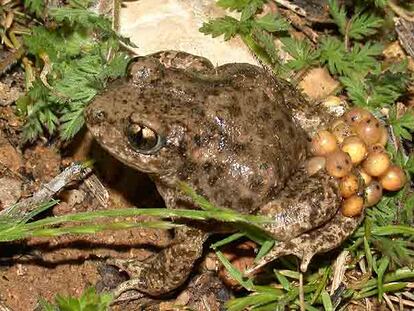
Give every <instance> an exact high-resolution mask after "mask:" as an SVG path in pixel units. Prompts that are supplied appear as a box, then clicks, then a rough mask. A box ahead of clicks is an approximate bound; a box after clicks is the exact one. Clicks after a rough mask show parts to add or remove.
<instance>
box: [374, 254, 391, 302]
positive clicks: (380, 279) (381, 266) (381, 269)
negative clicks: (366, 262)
mask: <svg viewBox="0 0 414 311" xmlns="http://www.w3.org/2000/svg"><path fill="white" fill-rule="evenodd" d="M389 263H390V259H389V258H388V257H387V256H385V257H383V258H381V260H380V261H379V266H378V272H377V274H378V299H379V300H380V301H381V300H382V295H383V294H384V287H383V284H384V283H383V281H384V273H385V271H386V270H387V267H388V264H389Z"/></svg>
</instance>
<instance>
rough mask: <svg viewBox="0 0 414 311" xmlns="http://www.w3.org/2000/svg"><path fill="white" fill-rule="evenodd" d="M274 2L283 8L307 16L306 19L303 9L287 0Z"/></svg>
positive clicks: (275, 0)
mask: <svg viewBox="0 0 414 311" xmlns="http://www.w3.org/2000/svg"><path fill="white" fill-rule="evenodd" d="M274 2H276V3H278V4H280V5H281V6H284V7H285V8H288V9H289V10H292V11H293V12H295V13H296V14H298V15H301V16H305V17H306V11H305V10H304V9H302V8H301V7H299V6H297V5H294V4H293V3H291V2H290V1H287V0H274Z"/></svg>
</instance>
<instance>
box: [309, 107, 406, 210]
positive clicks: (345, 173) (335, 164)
mask: <svg viewBox="0 0 414 311" xmlns="http://www.w3.org/2000/svg"><path fill="white" fill-rule="evenodd" d="M387 141H388V131H387V129H386V128H385V126H384V125H383V124H381V123H380V121H379V120H378V119H377V118H375V116H374V115H372V114H371V113H370V112H369V111H367V110H365V109H362V108H353V109H351V110H349V111H348V112H346V113H345V114H344V115H343V116H342V117H340V118H338V119H336V120H334V121H333V122H332V124H331V125H330V127H329V129H328V130H321V131H319V132H317V133H316V134H315V135H314V137H313V138H312V141H311V143H310V149H311V152H312V154H313V155H314V157H312V158H310V159H309V160H308V161H307V163H306V169H307V171H308V173H309V175H313V174H315V173H316V172H318V171H319V170H321V169H325V170H326V171H327V173H328V174H329V175H331V176H333V177H336V178H338V179H339V190H340V193H341V196H342V198H343V201H342V207H341V211H342V214H343V215H345V216H348V217H353V216H358V215H360V214H361V212H362V210H363V208H364V207H370V206H373V205H375V204H377V203H378V202H379V200H380V199H381V197H382V191H383V189H384V190H388V191H397V190H399V189H401V188H402V187H403V186H404V184H405V182H406V176H405V173H404V171H403V170H402V169H401V167H399V166H397V165H394V164H393V163H392V162H391V159H390V157H389V155H388V153H387V152H386V150H385V145H386V144H387Z"/></svg>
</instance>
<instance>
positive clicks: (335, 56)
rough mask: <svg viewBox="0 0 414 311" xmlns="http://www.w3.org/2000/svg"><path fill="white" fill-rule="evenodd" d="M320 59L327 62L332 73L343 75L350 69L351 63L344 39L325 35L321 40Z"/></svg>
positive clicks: (324, 62)
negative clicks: (347, 57)
mask: <svg viewBox="0 0 414 311" xmlns="http://www.w3.org/2000/svg"><path fill="white" fill-rule="evenodd" d="M319 52H320V61H321V63H322V64H327V65H328V69H329V71H330V72H331V73H332V74H340V75H343V74H344V73H345V72H349V71H350V64H349V62H348V61H347V60H346V56H345V55H346V54H347V52H346V50H345V46H344V44H343V42H342V41H340V40H339V39H337V38H335V37H323V38H322V39H321V42H320V48H319Z"/></svg>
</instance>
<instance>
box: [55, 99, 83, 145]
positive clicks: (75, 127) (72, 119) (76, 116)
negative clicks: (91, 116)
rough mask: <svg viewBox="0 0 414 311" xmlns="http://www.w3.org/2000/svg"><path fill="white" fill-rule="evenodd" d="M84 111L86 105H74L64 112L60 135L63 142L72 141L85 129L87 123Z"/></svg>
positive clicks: (61, 119)
mask: <svg viewBox="0 0 414 311" xmlns="http://www.w3.org/2000/svg"><path fill="white" fill-rule="evenodd" d="M83 109H84V105H83V104H82V103H77V104H75V103H72V105H71V106H70V108H67V109H65V110H64V112H63V115H62V117H61V118H60V122H61V126H60V135H61V137H62V139H63V140H69V139H72V138H73V137H74V136H75V135H76V133H78V132H79V131H80V129H81V128H82V127H83V125H84V123H85V119H84V117H83Z"/></svg>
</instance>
